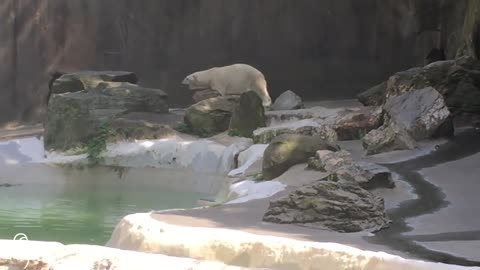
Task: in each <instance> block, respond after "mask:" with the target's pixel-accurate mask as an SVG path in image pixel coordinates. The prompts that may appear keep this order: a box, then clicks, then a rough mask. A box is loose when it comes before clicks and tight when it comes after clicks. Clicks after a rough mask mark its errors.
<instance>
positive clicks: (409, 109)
mask: <svg viewBox="0 0 480 270" xmlns="http://www.w3.org/2000/svg"><path fill="white" fill-rule="evenodd" d="M384 110H385V113H386V114H387V115H388V117H389V119H390V120H391V121H393V122H395V123H396V124H397V125H399V126H400V128H402V129H405V130H406V131H407V132H408V134H409V135H410V136H411V137H412V138H413V139H414V140H417V141H418V140H423V139H427V138H430V137H432V136H433V135H434V134H435V133H436V131H437V129H438V128H439V127H440V126H442V125H443V123H444V122H445V121H446V120H447V119H448V118H449V116H450V111H449V110H448V108H447V106H446V104H445V101H444V99H443V97H442V95H440V93H438V91H437V90H435V89H434V88H432V87H426V88H423V89H419V90H416V91H410V92H408V93H406V94H403V95H400V96H395V97H392V98H390V99H389V100H387V102H386V103H385V106H384Z"/></svg>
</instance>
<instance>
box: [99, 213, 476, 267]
mask: <svg viewBox="0 0 480 270" xmlns="http://www.w3.org/2000/svg"><path fill="white" fill-rule="evenodd" d="M107 246H110V247H116V248H121V249H128V250H137V251H141V252H148V253H161V254H175V256H179V257H195V258H198V259H202V260H212V261H220V262H232V261H233V260H235V264H236V265H240V266H244V267H265V268H274V269H299V270H307V269H308V270H317V269H318V270H324V269H329V270H340V269H363V270H384V269H389V270H403V269H409V270H427V269H436V270H447V269H448V270H457V269H458V270H460V269H465V270H467V269H471V270H474V269H475V270H479V269H480V268H479V267H462V266H455V265H447V264H440V263H430V262H423V261H417V260H407V259H403V258H401V257H398V256H394V255H390V254H386V253H384V252H372V251H364V250H360V249H357V248H354V247H350V246H346V245H341V244H336V243H321V242H309V241H299V240H293V239H289V238H284V237H274V236H267V235H257V234H252V233H247V232H243V231H239V230H232V229H225V228H204V227H189V226H184V225H182V226H179V225H173V224H168V223H166V222H162V221H161V220H158V219H153V218H152V216H151V213H145V214H134V215H129V216H127V217H125V218H124V219H123V220H122V221H121V222H120V223H119V224H118V225H117V227H116V228H115V231H114V232H113V235H112V237H111V238H110V240H109V241H108V243H107Z"/></svg>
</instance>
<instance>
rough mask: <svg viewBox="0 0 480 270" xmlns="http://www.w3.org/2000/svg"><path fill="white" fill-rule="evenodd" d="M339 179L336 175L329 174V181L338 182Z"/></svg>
mask: <svg viewBox="0 0 480 270" xmlns="http://www.w3.org/2000/svg"><path fill="white" fill-rule="evenodd" d="M338 180H339V178H338V175H337V174H336V173H332V174H329V175H328V176H327V181H332V182H338Z"/></svg>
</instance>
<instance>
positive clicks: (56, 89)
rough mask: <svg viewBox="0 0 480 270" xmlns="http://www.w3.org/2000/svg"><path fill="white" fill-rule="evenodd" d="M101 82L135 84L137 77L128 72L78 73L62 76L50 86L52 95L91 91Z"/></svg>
mask: <svg viewBox="0 0 480 270" xmlns="http://www.w3.org/2000/svg"><path fill="white" fill-rule="evenodd" d="M101 82H128V83H132V84H136V83H137V82H138V78H137V75H136V74H135V73H133V72H128V71H80V72H74V73H68V74H64V75H62V76H61V77H60V78H58V79H56V80H55V81H54V82H53V85H52V93H53V94H61V93H67V92H78V91H82V90H87V89H93V88H96V87H97V86H98V84H99V83H101Z"/></svg>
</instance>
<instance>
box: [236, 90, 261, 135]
mask: <svg viewBox="0 0 480 270" xmlns="http://www.w3.org/2000/svg"><path fill="white" fill-rule="evenodd" d="M265 126H266V122H265V109H264V107H263V105H262V100H261V99H260V97H259V96H258V94H257V93H255V92H253V91H249V92H246V93H243V94H242V95H241V96H240V100H239V101H238V104H237V106H236V107H235V109H234V111H233V114H232V118H231V120H230V127H229V130H230V132H229V133H230V135H232V136H239V137H246V138H252V137H253V131H254V130H256V129H257V128H260V127H265Z"/></svg>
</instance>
